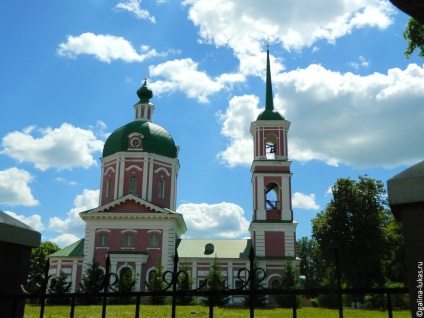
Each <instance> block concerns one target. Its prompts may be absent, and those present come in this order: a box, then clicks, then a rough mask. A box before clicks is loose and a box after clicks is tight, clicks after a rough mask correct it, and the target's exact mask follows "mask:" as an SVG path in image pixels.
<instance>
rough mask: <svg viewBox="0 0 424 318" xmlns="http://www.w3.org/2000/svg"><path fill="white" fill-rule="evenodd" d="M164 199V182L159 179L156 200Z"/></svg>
mask: <svg viewBox="0 0 424 318" xmlns="http://www.w3.org/2000/svg"><path fill="white" fill-rule="evenodd" d="M164 197H165V182H164V181H163V180H162V179H160V180H159V185H158V198H159V199H163V198H164Z"/></svg>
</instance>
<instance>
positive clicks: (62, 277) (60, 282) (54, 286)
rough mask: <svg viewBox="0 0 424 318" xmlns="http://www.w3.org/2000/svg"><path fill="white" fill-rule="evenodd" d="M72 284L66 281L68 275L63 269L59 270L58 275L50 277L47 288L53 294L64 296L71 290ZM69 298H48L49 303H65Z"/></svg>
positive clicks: (67, 302)
mask: <svg viewBox="0 0 424 318" xmlns="http://www.w3.org/2000/svg"><path fill="white" fill-rule="evenodd" d="M71 287H72V284H71V283H70V282H68V275H67V274H66V273H65V272H64V271H62V270H61V271H60V272H59V275H58V276H57V277H55V278H54V279H52V281H51V284H50V287H49V290H50V292H51V293H53V294H57V295H62V296H65V294H67V293H69V292H70V291H71ZM69 301H70V298H69V297H63V298H51V299H49V303H50V304H56V305H66V304H69Z"/></svg>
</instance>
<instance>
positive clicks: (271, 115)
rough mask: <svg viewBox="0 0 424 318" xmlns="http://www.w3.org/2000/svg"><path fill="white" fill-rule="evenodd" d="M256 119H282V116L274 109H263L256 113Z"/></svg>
mask: <svg viewBox="0 0 424 318" xmlns="http://www.w3.org/2000/svg"><path fill="white" fill-rule="evenodd" d="M256 120H284V117H283V116H282V115H281V114H280V113H279V112H277V111H275V110H269V109H265V110H264V111H262V112H261V113H260V114H259V115H258V118H256Z"/></svg>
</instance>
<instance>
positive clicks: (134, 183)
mask: <svg viewBox="0 0 424 318" xmlns="http://www.w3.org/2000/svg"><path fill="white" fill-rule="evenodd" d="M130 193H131V194H134V195H136V194H137V178H136V177H135V176H132V177H131V178H130Z"/></svg>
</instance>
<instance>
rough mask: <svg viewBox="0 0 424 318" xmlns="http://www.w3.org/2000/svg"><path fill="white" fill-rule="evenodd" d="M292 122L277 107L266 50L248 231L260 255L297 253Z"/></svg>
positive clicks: (253, 131) (254, 133)
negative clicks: (262, 107)
mask: <svg viewBox="0 0 424 318" xmlns="http://www.w3.org/2000/svg"><path fill="white" fill-rule="evenodd" d="M289 128H290V122H289V121H287V120H285V119H284V117H283V116H282V115H281V114H280V113H279V112H277V111H276V110H275V109H274V102H273V94H272V83H271V68H270V62H269V50H267V66H266V97H265V110H264V111H262V112H261V113H260V114H259V115H258V117H257V119H256V120H255V121H254V122H252V123H251V126H250V133H251V135H252V137H253V143H254V150H253V151H254V154H253V155H254V156H253V158H254V159H253V163H252V167H251V173H252V188H253V217H252V222H251V224H250V228H249V231H250V233H251V236H252V240H253V246H254V249H255V254H256V256H257V257H258V258H265V259H266V258H285V257H294V256H295V242H296V234H295V231H296V226H297V223H296V222H294V221H293V211H292V204H291V176H292V173H291V171H290V165H291V161H289V160H288V147H287V133H288V131H289Z"/></svg>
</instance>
